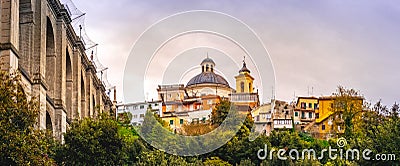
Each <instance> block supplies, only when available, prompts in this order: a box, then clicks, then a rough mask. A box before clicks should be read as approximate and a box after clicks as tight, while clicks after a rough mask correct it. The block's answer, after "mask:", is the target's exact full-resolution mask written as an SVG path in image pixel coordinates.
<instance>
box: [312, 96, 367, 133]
mask: <svg viewBox="0 0 400 166" xmlns="http://www.w3.org/2000/svg"><path fill="white" fill-rule="evenodd" d="M336 100H338V97H337V96H327V97H320V98H319V99H318V107H319V108H318V109H317V110H316V111H315V116H316V119H315V125H314V127H313V128H311V133H312V134H313V135H314V136H315V137H317V138H320V139H329V138H331V137H333V136H335V134H343V133H344V119H343V116H342V115H343V114H342V110H334V108H335V106H334V104H336V103H338V102H335V101H336ZM363 100H364V99H363V98H362V97H352V98H351V99H350V100H349V101H347V103H346V104H347V105H348V107H353V109H355V111H358V110H359V111H362V105H363Z"/></svg>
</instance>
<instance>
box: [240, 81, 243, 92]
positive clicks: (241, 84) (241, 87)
mask: <svg viewBox="0 0 400 166" xmlns="http://www.w3.org/2000/svg"><path fill="white" fill-rule="evenodd" d="M240 92H242V93H243V92H244V82H241V83H240Z"/></svg>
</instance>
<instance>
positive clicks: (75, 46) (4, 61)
mask: <svg viewBox="0 0 400 166" xmlns="http://www.w3.org/2000/svg"><path fill="white" fill-rule="evenodd" d="M0 1H1V3H0V13H1V17H0V20H1V22H0V34H1V36H0V69H2V70H7V71H10V72H19V73H20V74H21V77H22V82H23V84H24V85H25V86H24V88H25V89H24V90H25V93H26V94H27V95H28V96H29V97H35V98H36V100H37V101H38V102H39V105H40V115H39V118H38V128H40V129H49V130H51V131H53V134H54V136H55V137H56V138H58V139H62V133H63V132H65V131H66V129H67V128H68V125H69V124H70V123H71V121H73V120H78V119H82V118H84V117H96V116H97V115H98V114H99V113H102V112H106V113H112V114H113V113H115V112H114V111H115V109H113V108H114V107H113V102H111V100H110V98H109V96H107V94H106V93H105V91H106V89H105V87H104V85H103V84H102V82H101V81H100V79H99V78H98V77H97V76H96V72H97V71H96V67H95V65H94V63H93V62H92V61H90V60H89V59H88V57H87V55H86V53H85V46H84V43H83V41H82V40H81V38H80V37H79V36H78V35H77V33H76V32H75V31H74V29H73V27H72V25H71V21H72V20H71V16H70V14H69V11H68V8H67V7H65V6H64V5H63V4H61V3H60V1H59V0H0ZM113 110H114V111H113Z"/></svg>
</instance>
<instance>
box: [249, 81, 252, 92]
mask: <svg viewBox="0 0 400 166" xmlns="http://www.w3.org/2000/svg"><path fill="white" fill-rule="evenodd" d="M251 90H252V88H251V83H249V92H251Z"/></svg>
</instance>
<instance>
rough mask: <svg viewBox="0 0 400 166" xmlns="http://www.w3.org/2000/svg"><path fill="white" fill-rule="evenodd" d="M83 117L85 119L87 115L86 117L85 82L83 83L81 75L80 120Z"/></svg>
mask: <svg viewBox="0 0 400 166" xmlns="http://www.w3.org/2000/svg"><path fill="white" fill-rule="evenodd" d="M82 74H83V73H82ZM84 117H87V115H86V91H85V81H84V78H83V75H81V118H84Z"/></svg>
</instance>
